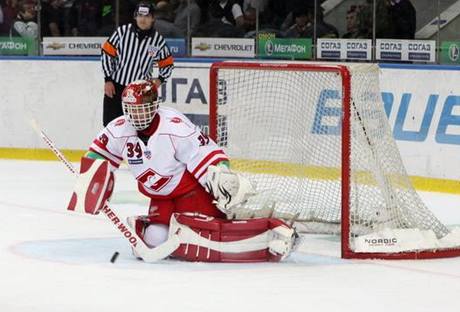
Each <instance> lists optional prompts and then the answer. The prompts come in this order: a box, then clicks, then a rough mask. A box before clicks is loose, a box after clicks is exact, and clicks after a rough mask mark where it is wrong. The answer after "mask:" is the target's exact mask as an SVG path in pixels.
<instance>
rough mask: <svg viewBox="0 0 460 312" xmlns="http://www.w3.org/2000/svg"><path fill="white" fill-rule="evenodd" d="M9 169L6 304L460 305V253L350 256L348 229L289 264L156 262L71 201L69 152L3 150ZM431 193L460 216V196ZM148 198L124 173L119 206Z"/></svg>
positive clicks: (2, 190)
mask: <svg viewBox="0 0 460 312" xmlns="http://www.w3.org/2000/svg"><path fill="white" fill-rule="evenodd" d="M0 172H1V174H0V213H1V216H2V223H1V226H0V229H1V236H0V248H1V252H0V311H2V312H10V311H11V312H19V311H27V312H29V311H34V312H35V311H37V312H45V311H46V312H48V311H60V312H61V311H62V312H64V311H82V312H83V311H84V312H90V311H95V312H102V311H111V312H117V311H158V312H163V311H187V312H188V311H200V312H205V311H213V312H226V311H229V312H230V311H231V312H235V311H238V312H239V311H252V312H254V311H289V310H294V311H312V312H313V311H315V312H316V311H353V312H359V311H363V312H364V311H366V312H367V311H372V312H376V311H392V312H394V311H404V312H406V311H430V312H431V311H460V305H459V302H458V294H459V293H460V258H452V259H437V260H423V261H420V260H419V261H363V260H352V261H351V260H342V259H340V257H339V239H338V238H337V237H334V236H327V235H314V236H308V237H304V238H303V239H304V243H303V244H302V245H301V246H300V250H299V252H297V253H296V254H294V255H293V256H292V257H291V258H290V259H289V260H288V261H287V262H286V263H274V264H270V263H265V264H203V263H184V262H179V261H172V260H167V261H162V262H160V263H157V264H146V263H143V262H141V261H138V260H136V259H134V258H133V257H132V256H131V253H130V249H129V246H128V244H127V243H126V242H125V241H124V240H123V239H122V238H120V237H119V236H118V233H117V232H116V231H115V230H114V229H113V227H112V225H111V224H109V223H108V222H107V221H106V220H105V219H104V218H103V216H82V215H77V214H73V213H68V212H66V210H65V207H66V205H67V201H68V199H69V198H70V193H71V190H72V188H73V183H74V177H73V176H72V175H71V174H70V173H68V172H67V169H66V168H65V167H64V166H63V165H62V164H61V163H59V162H34V161H11V160H0ZM421 195H422V198H423V200H424V201H425V202H426V203H427V205H428V206H429V207H430V208H432V210H433V212H434V213H435V214H436V215H437V216H438V217H439V218H440V219H441V220H442V221H443V222H445V223H447V224H457V225H458V224H460V196H454V195H445V194H434V193H423V194H421ZM146 207H147V200H146V199H145V198H143V197H142V196H140V195H139V194H137V192H136V185H135V183H134V180H133V179H132V178H131V177H130V176H129V173H128V172H127V171H124V170H120V171H119V172H117V182H116V190H115V195H114V198H113V203H112V208H113V209H115V210H116V211H117V213H119V214H120V215H123V216H128V215H134V214H140V213H145V212H146ZM115 251H119V252H120V256H119V257H118V260H117V262H115V263H114V264H112V263H110V258H111V256H112V254H113V253H114V252H115Z"/></svg>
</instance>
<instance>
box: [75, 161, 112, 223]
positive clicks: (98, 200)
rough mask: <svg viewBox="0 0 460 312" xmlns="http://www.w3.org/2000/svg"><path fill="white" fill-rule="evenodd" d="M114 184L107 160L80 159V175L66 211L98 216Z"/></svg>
mask: <svg viewBox="0 0 460 312" xmlns="http://www.w3.org/2000/svg"><path fill="white" fill-rule="evenodd" d="M114 183H115V179H114V175H113V173H112V172H111V171H110V168H109V163H108V161H107V160H102V159H92V158H87V157H82V159H81V163H80V175H79V176H78V179H77V182H76V184H75V188H74V192H73V194H72V198H71V199H70V203H69V205H68V207H67V210H71V211H76V212H81V213H89V214H98V213H99V211H100V210H101V209H102V208H103V207H104V205H105V203H106V202H107V201H108V200H109V199H110V196H111V195H112V192H113V186H114Z"/></svg>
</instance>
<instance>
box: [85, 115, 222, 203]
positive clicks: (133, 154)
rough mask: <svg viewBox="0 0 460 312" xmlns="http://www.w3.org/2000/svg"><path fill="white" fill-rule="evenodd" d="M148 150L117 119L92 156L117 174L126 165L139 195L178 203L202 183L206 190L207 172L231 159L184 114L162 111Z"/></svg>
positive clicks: (97, 142)
mask: <svg viewBox="0 0 460 312" xmlns="http://www.w3.org/2000/svg"><path fill="white" fill-rule="evenodd" d="M153 123H154V124H153V126H154V127H152V128H153V129H155V126H156V129H155V130H154V132H153V134H151V136H150V137H148V141H147V144H144V142H143V141H142V140H141V138H140V137H139V136H138V133H137V131H136V130H135V129H134V128H133V127H132V126H131V124H130V123H129V122H128V121H127V120H126V118H125V116H121V117H118V118H117V119H115V120H113V121H112V122H110V123H109V124H108V125H107V127H106V128H104V129H103V130H102V131H101V133H99V135H98V137H97V138H96V139H95V140H94V141H93V143H92V145H91V147H90V150H91V151H93V152H96V153H98V154H100V155H101V156H103V157H104V158H106V159H107V160H108V161H109V162H110V163H111V164H112V166H114V167H115V168H118V167H119V166H120V163H121V162H122V160H126V161H127V163H128V166H129V169H130V170H131V172H132V174H133V175H134V177H135V178H136V179H137V181H138V184H139V190H140V191H141V192H142V193H143V194H145V195H147V196H149V197H153V198H174V197H177V196H180V195H182V194H185V193H187V192H188V191H190V190H191V189H193V188H194V187H195V186H196V185H197V184H198V183H200V184H201V185H203V186H204V184H205V182H206V175H207V168H208V167H209V166H210V165H215V164H217V163H218V162H220V161H228V157H227V156H226V155H225V153H224V152H223V151H222V149H221V148H219V147H218V146H217V144H216V143H215V142H214V141H213V140H211V139H209V138H208V137H207V136H206V135H204V134H203V133H201V131H200V129H199V128H198V127H197V126H195V125H194V124H193V123H192V122H191V121H190V120H189V119H188V118H187V117H185V116H184V115H183V114H182V113H180V112H178V111H176V110H174V109H172V108H164V107H161V108H159V109H158V112H157V115H156V116H155V119H154V121H153Z"/></svg>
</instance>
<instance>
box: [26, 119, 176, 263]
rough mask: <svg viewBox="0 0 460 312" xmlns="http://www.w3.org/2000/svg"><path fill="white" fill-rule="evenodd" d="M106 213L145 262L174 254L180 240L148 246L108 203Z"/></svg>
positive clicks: (46, 139) (35, 126)
mask: <svg viewBox="0 0 460 312" xmlns="http://www.w3.org/2000/svg"><path fill="white" fill-rule="evenodd" d="M30 124H31V126H32V128H33V129H34V130H35V131H36V132H37V134H38V135H39V136H40V137H41V138H42V139H43V141H44V142H45V143H46V145H48V147H49V148H50V149H51V151H52V152H53V153H54V154H55V155H56V157H57V158H58V159H59V160H60V161H61V162H62V163H64V165H65V166H66V167H67V169H69V171H70V172H72V173H73V174H74V175H77V176H78V172H77V171H76V170H75V168H74V166H73V165H72V164H71V163H70V162H69V161H68V160H67V159H66V158H65V156H64V155H63V154H62V152H61V151H60V150H59V149H58V148H57V147H56V146H55V145H54V143H53V141H52V140H51V139H50V138H49V137H48V136H47V135H46V133H45V132H44V131H43V130H42V129H41V128H40V127H39V126H38V123H37V122H36V121H35V120H34V119H32V118H31V119H30ZM102 212H103V213H104V215H105V216H106V217H107V218H108V219H109V220H110V223H112V224H113V225H114V226H115V227H116V228H117V230H118V231H120V232H121V234H122V236H123V237H125V238H126V240H128V242H129V244H130V245H131V247H132V248H133V249H134V250H135V251H136V253H137V254H138V255H139V256H140V257H141V258H142V259H143V260H144V261H145V262H156V261H158V260H161V259H164V258H166V257H168V256H169V255H170V254H172V253H173V252H174V251H175V250H176V249H177V248H178V247H179V241H178V240H175V239H171V240H167V241H166V242H165V243H163V244H161V245H159V246H157V247H155V248H150V247H148V246H147V245H146V244H145V243H144V241H143V240H142V239H141V238H140V237H139V236H138V235H137V234H136V231H132V230H131V228H130V227H129V226H127V225H126V224H125V223H124V222H123V221H122V219H121V218H119V217H118V216H117V214H116V213H115V211H113V210H112V209H110V207H109V206H108V204H105V205H104V207H103V208H102Z"/></svg>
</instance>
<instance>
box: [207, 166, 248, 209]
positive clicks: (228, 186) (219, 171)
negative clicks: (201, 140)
mask: <svg viewBox="0 0 460 312" xmlns="http://www.w3.org/2000/svg"><path fill="white" fill-rule="evenodd" d="M206 187H207V189H208V191H209V193H211V194H212V195H213V196H214V198H215V203H216V206H217V208H219V209H220V210H221V211H222V212H223V213H225V214H226V215H227V216H228V215H231V214H232V211H233V210H235V209H238V208H239V207H241V205H243V204H244V203H245V202H246V201H247V200H248V199H249V198H250V197H251V196H254V195H255V194H256V191H255V189H254V187H253V185H252V184H251V182H250V181H249V180H248V179H247V178H245V177H243V176H241V175H239V174H237V173H235V172H232V171H230V169H228V168H227V167H222V166H209V167H208V176H207V182H206Z"/></svg>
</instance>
